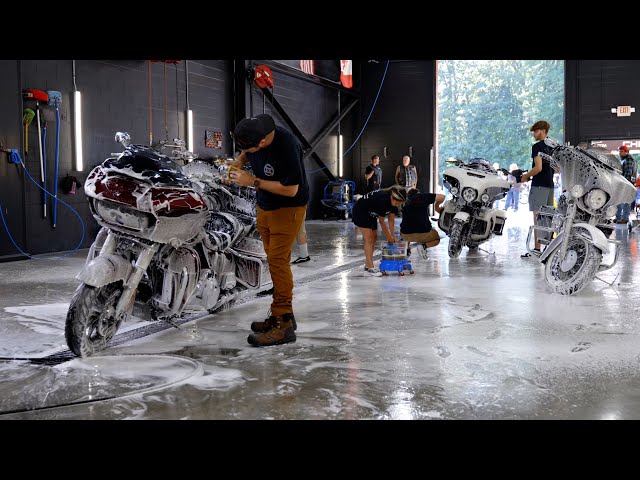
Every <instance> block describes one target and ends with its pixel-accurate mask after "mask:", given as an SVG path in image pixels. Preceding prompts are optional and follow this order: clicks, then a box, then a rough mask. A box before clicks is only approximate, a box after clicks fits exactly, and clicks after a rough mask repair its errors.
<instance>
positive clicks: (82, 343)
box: [64, 282, 123, 357]
mask: <svg viewBox="0 0 640 480" xmlns="http://www.w3.org/2000/svg"><path fill="white" fill-rule="evenodd" d="M122 291H123V288H122V282H114V283H110V284H108V285H104V286H102V287H92V286H89V285H86V284H84V283H83V284H81V285H80V286H79V287H78V288H77V290H76V292H75V293H74V295H73V298H72V299H71V303H70V305H69V311H68V312H67V320H66V323H65V328H64V336H65V339H66V341H67V345H68V346H69V349H70V350H71V351H72V352H73V353H74V354H75V355H77V356H78V357H88V356H91V355H93V354H94V353H96V352H99V351H100V350H104V349H105V348H106V346H107V344H108V343H109V342H110V341H111V339H112V338H113V336H114V335H115V334H116V332H117V331H118V328H119V327H120V324H121V323H122V319H120V320H118V319H116V318H115V317H114V313H115V309H116V305H117V304H118V300H119V299H120V295H122Z"/></svg>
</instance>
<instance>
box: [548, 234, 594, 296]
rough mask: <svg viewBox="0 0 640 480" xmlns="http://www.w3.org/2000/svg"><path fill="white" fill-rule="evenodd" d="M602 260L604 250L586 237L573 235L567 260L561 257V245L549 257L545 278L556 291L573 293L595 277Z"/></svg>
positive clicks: (568, 247)
mask: <svg viewBox="0 0 640 480" xmlns="http://www.w3.org/2000/svg"><path fill="white" fill-rule="evenodd" d="M601 261H602V252H600V250H599V249H598V248H596V247H595V246H594V245H593V244H592V243H589V242H588V241H586V240H585V239H584V238H582V237H579V236H577V235H572V236H571V238H569V244H568V246H567V255H566V256H565V262H563V258H561V257H560V246H558V247H557V248H556V249H555V251H553V252H552V253H551V255H550V256H549V258H548V259H547V262H546V264H545V269H544V276H545V280H546V281H547V284H548V285H549V286H550V287H551V289H552V290H553V291H554V292H555V293H558V294H560V295H573V294H574V293H578V292H579V291H580V290H582V289H583V288H584V287H586V286H587V285H588V284H589V283H590V282H591V281H592V280H593V279H594V277H595V276H596V273H598V268H599V267H600V262H601ZM563 263H564V265H563Z"/></svg>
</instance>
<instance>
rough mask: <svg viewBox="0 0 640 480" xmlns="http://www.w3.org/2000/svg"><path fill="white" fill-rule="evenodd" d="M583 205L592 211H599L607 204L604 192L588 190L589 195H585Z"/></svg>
mask: <svg viewBox="0 0 640 480" xmlns="http://www.w3.org/2000/svg"><path fill="white" fill-rule="evenodd" d="M584 203H586V204H587V207H589V208H591V209H592V210H599V209H601V208H602V207H604V204H605V203H607V194H606V193H605V192H604V190H600V189H599V188H594V189H592V190H589V193H587V196H586V197H585V199H584Z"/></svg>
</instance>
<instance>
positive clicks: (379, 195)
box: [351, 185, 407, 277]
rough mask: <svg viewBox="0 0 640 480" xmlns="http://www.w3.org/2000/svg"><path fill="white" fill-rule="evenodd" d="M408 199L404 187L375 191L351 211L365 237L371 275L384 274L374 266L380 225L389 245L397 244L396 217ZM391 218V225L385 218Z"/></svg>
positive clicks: (361, 199)
mask: <svg viewBox="0 0 640 480" xmlns="http://www.w3.org/2000/svg"><path fill="white" fill-rule="evenodd" d="M406 199H407V191H406V189H405V188H404V187H401V186H399V185H394V186H393V187H390V188H385V189H382V190H374V191H373V192H369V193H367V194H366V195H364V196H363V197H362V198H360V199H359V200H358V201H357V202H356V203H355V205H354V206H353V209H352V211H351V213H352V221H353V223H354V224H355V225H356V226H357V227H359V228H360V231H361V232H362V236H363V237H364V256H365V264H364V270H365V272H367V273H368V274H369V275H371V276H374V277H381V276H382V272H381V271H380V269H379V268H378V267H375V266H374V265H373V249H374V247H375V244H376V241H377V240H378V223H380V226H381V227H382V231H383V232H384V235H385V237H387V241H388V242H389V243H395V242H396V238H395V237H394V235H393V232H394V228H395V227H394V223H395V215H396V213H398V207H399V206H400V205H402V204H403V203H404V201H405V200H406ZM387 215H388V216H389V220H388V221H389V225H387V223H386V222H385V218H386V217H387Z"/></svg>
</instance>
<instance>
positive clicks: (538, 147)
mask: <svg viewBox="0 0 640 480" xmlns="http://www.w3.org/2000/svg"><path fill="white" fill-rule="evenodd" d="M549 129H551V125H549V122H547V121H545V120H539V121H537V122H536V123H534V124H533V125H532V126H531V128H530V129H529V130H530V131H531V132H533V138H534V139H535V140H537V143H534V144H533V145H532V146H531V158H532V162H531V170H529V171H528V172H525V173H523V174H522V183H525V182H527V181H528V180H529V179H530V178H533V180H532V181H531V190H530V191H529V211H531V212H533V224H534V225H537V224H538V210H540V207H542V206H544V205H551V206H553V168H551V164H550V163H549V161H548V160H544V161H543V160H542V156H541V155H540V153H546V154H551V150H552V148H551V147H550V146H548V145H547V144H546V143H544V139H545V138H547V135H548V134H549ZM534 234H535V241H536V245H535V250H537V251H538V252H540V242H538V232H537V230H535V231H534ZM520 256H521V257H522V258H526V257H530V256H531V254H530V253H529V252H527V253H523V254H522V255H520Z"/></svg>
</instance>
